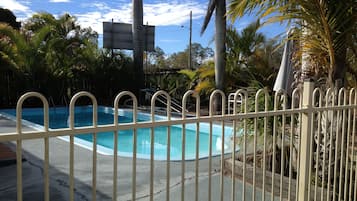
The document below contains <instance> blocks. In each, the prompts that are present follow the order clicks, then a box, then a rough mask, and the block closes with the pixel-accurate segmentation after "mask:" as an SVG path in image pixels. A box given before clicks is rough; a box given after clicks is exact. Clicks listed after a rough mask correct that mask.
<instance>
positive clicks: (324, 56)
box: [228, 0, 357, 86]
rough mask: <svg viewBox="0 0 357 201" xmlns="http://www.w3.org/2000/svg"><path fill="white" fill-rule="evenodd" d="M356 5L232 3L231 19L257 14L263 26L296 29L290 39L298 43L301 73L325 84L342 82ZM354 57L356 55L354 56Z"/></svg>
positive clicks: (301, 1) (347, 1) (323, 0)
mask: <svg viewBox="0 0 357 201" xmlns="http://www.w3.org/2000/svg"><path fill="white" fill-rule="evenodd" d="M356 7H357V6H356V3H355V2H354V0H345V1H338V0H333V1H328V0H321V1H304V0H296V1H285V0H281V1H275V0H268V1H265V0H257V1H249V0H232V1H231V3H230V5H229V12H228V13H229V14H230V16H231V17H232V19H234V20H235V19H236V18H238V17H241V16H243V15H245V14H247V13H252V12H256V13H257V15H258V17H259V18H265V19H267V20H266V22H284V21H288V22H290V23H291V24H293V26H295V27H296V31H295V32H294V34H293V35H292V37H291V39H298V40H300V41H301V44H303V45H302V47H301V48H300V51H299V52H300V53H299V54H297V55H303V60H302V64H303V65H302V70H303V74H306V75H311V74H313V75H319V76H321V75H324V74H325V75H326V77H327V83H328V85H329V86H333V85H334V82H335V81H337V80H341V81H342V83H343V81H344V78H345V72H346V69H347V68H348V65H349V63H348V61H347V57H346V56H347V50H348V49H353V50H355V49H356V38H355V37H353V34H354V33H356V29H357V26H356V25H357V23H356V20H355V19H356V12H355V11H356ZM354 56H356V52H354Z"/></svg>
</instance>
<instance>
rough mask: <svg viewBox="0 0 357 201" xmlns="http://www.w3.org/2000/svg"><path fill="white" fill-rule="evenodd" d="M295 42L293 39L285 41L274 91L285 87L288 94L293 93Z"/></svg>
mask: <svg viewBox="0 0 357 201" xmlns="http://www.w3.org/2000/svg"><path fill="white" fill-rule="evenodd" d="M293 43H294V42H293V41H292V40H288V41H287V42H285V45H284V52H283V57H282V59H281V63H280V68H279V72H278V76H277V77H276V80H275V83H274V87H273V90H274V91H278V90H280V89H283V90H284V91H286V93H287V94H288V95H291V92H292V87H291V85H292V82H293V79H294V76H293V62H292V54H293Z"/></svg>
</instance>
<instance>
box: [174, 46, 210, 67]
mask: <svg viewBox="0 0 357 201" xmlns="http://www.w3.org/2000/svg"><path fill="white" fill-rule="evenodd" d="M189 52H190V47H189V46H187V47H186V49H185V50H184V51H182V52H177V53H174V54H172V55H171V56H170V57H169V58H168V59H167V60H168V65H169V66H170V68H178V69H182V68H189V66H188V59H189ZM211 57H213V50H212V49H211V48H209V47H205V48H204V47H202V45H201V44H199V43H192V45H191V59H192V68H193V69H197V68H198V67H199V66H200V65H201V64H203V63H204V62H205V61H206V60H207V59H210V58H211Z"/></svg>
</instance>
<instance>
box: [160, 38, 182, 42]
mask: <svg viewBox="0 0 357 201" xmlns="http://www.w3.org/2000/svg"><path fill="white" fill-rule="evenodd" d="M160 42H163V43H179V42H182V40H176V39H161V40H160Z"/></svg>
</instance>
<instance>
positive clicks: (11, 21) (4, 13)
mask: <svg viewBox="0 0 357 201" xmlns="http://www.w3.org/2000/svg"><path fill="white" fill-rule="evenodd" d="M0 22H4V23H6V24H8V25H9V26H11V27H12V28H14V29H17V30H19V29H20V27H21V23H20V22H17V21H16V16H15V15H14V13H13V12H11V10H9V9H5V8H0Z"/></svg>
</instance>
